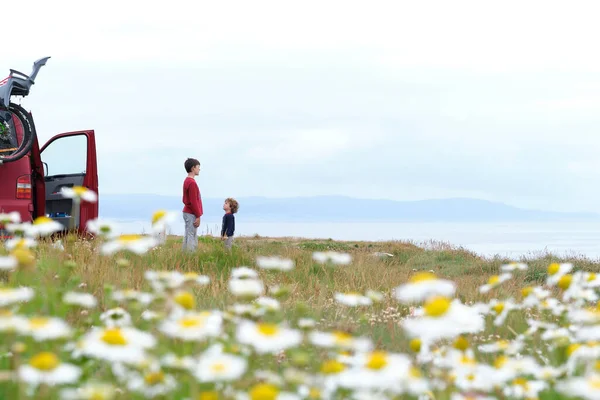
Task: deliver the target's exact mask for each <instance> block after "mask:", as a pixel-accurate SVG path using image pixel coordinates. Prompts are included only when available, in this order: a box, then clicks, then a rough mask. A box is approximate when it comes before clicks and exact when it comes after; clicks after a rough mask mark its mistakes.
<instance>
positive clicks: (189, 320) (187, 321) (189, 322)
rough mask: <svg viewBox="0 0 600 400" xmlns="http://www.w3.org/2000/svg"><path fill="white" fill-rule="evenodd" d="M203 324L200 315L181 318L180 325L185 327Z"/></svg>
mask: <svg viewBox="0 0 600 400" xmlns="http://www.w3.org/2000/svg"><path fill="white" fill-rule="evenodd" d="M200 325H202V319H201V318H198V317H184V318H181V319H180V320H179V326H181V327H183V328H194V327H196V326H200Z"/></svg>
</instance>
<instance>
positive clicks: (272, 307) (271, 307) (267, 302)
mask: <svg viewBox="0 0 600 400" xmlns="http://www.w3.org/2000/svg"><path fill="white" fill-rule="evenodd" d="M255 303H256V305H257V306H259V307H260V308H261V309H263V310H265V311H279V310H281V304H280V303H279V301H277V300H276V299H274V298H271V297H264V296H262V297H259V298H258V299H256V300H255Z"/></svg>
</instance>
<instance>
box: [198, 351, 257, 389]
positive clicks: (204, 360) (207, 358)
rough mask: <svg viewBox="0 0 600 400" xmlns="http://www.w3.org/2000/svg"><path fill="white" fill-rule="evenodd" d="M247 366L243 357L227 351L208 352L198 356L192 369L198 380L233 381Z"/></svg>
mask: <svg viewBox="0 0 600 400" xmlns="http://www.w3.org/2000/svg"><path fill="white" fill-rule="evenodd" d="M247 366H248V362H247V361H246V359H245V358H242V357H238V356H235V355H232V354H227V353H220V354H215V353H209V354H203V355H202V356H200V359H199V361H198V364H197V365H196V366H195V367H194V368H193V369H192V371H193V373H194V376H195V377H196V378H197V379H198V381H200V382H223V381H235V380H237V379H239V378H240V377H241V376H242V375H243V374H244V372H246V368H247Z"/></svg>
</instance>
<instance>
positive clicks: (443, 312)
mask: <svg viewBox="0 0 600 400" xmlns="http://www.w3.org/2000/svg"><path fill="white" fill-rule="evenodd" d="M418 314H419V315H422V316H420V317H417V318H412V319H407V320H404V321H403V322H402V323H401V325H402V327H403V328H404V330H405V331H406V332H407V333H408V335H409V336H410V337H419V338H421V339H422V340H425V341H428V342H429V341H435V340H439V339H453V338H455V337H456V336H458V335H460V334H467V333H477V332H480V331H482V330H483V329H484V327H485V322H484V318H483V317H482V316H481V315H480V314H479V313H478V312H477V311H476V310H474V309H473V308H471V307H469V306H466V305H464V304H462V303H461V302H460V301H459V300H457V299H455V300H451V299H449V298H447V297H433V298H430V299H429V300H427V301H426V302H425V305H424V306H423V308H422V309H421V310H419V312H418Z"/></svg>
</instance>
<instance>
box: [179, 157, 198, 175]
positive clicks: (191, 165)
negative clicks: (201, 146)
mask: <svg viewBox="0 0 600 400" xmlns="http://www.w3.org/2000/svg"><path fill="white" fill-rule="evenodd" d="M196 165H200V161H198V160H196V159H195V158H188V159H187V160H185V162H184V163H183V166H184V167H185V171H186V172H187V173H188V174H189V173H190V172H192V168H194V167H195V166H196Z"/></svg>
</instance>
